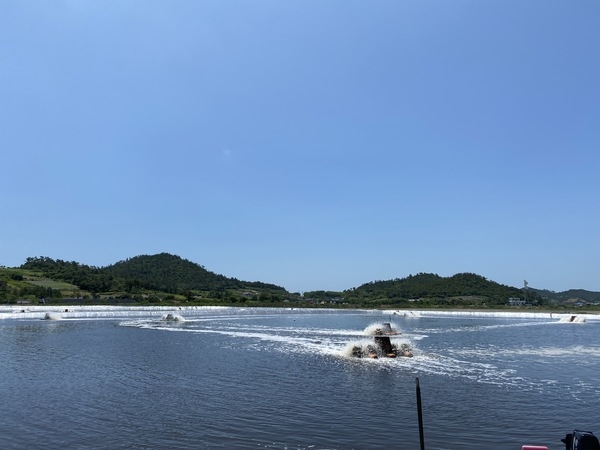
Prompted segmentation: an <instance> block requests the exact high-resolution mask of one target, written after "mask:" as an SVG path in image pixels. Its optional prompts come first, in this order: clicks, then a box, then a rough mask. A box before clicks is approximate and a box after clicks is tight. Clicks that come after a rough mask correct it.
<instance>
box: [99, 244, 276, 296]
mask: <svg viewBox="0 0 600 450" xmlns="http://www.w3.org/2000/svg"><path fill="white" fill-rule="evenodd" d="M103 271H104V272H105V273H107V274H110V275H113V276H115V277H119V278H124V279H130V280H137V281H138V282H140V283H141V284H142V285H143V286H144V287H146V288H148V289H154V290H160V291H165V292H182V291H187V290H207V291H222V290H224V289H247V288H251V287H252V288H263V289H271V290H281V291H285V289H284V288H282V287H280V286H276V285H274V284H267V283H262V282H249V281H240V280H238V279H236V278H228V277H226V276H224V275H218V274H215V273H214V272H210V271H208V270H206V269H205V268H204V267H203V266H200V265H198V264H196V263H193V262H191V261H188V260H187V259H183V258H180V257H179V256H176V255H171V254H169V253H160V254H158V255H141V256H136V257H134V258H130V259H127V260H125V261H119V262H118V263H116V264H113V265H111V266H108V267H105V268H104V269H103Z"/></svg>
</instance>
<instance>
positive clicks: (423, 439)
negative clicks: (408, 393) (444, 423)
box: [416, 377, 425, 450]
mask: <svg viewBox="0 0 600 450" xmlns="http://www.w3.org/2000/svg"><path fill="white" fill-rule="evenodd" d="M416 380H417V412H418V415H419V441H420V443H421V450H425V437H424V436H423V410H422V409H421V386H419V377H417V378H416Z"/></svg>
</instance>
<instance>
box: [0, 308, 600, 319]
mask: <svg viewBox="0 0 600 450" xmlns="http://www.w3.org/2000/svg"><path fill="white" fill-rule="evenodd" d="M268 309H272V310H278V311H294V312H295V313H301V312H302V311H311V312H318V311H322V312H325V311H327V312H335V311H348V310H347V309H343V310H340V309H336V308H296V307H272V308H271V307H243V306H112V305H73V306H57V305H53V306H50V305H27V306H26V307H23V306H15V305H0V320H1V319H44V318H48V317H47V316H46V314H52V315H53V317H54V318H56V319H60V320H62V319H112V318H115V319H116V318H122V317H133V316H137V317H155V316H160V317H162V315H164V314H166V313H173V312H176V313H177V314H185V313H186V312H190V313H199V312H201V311H210V310H213V311H214V310H223V311H225V310H229V311H235V310H240V311H242V310H268ZM356 311H369V312H373V313H379V314H382V315H388V316H390V317H391V316H398V317H406V318H415V319H418V318H420V317H434V318H435V317H474V318H475V317H477V318H483V317H495V318H524V319H526V318H530V319H549V320H557V321H560V320H561V319H563V318H573V317H577V318H580V319H584V320H578V322H579V323H581V322H585V321H600V314H595V313H588V312H585V311H581V312H553V311H544V312H529V311H515V310H511V311H502V310H494V311H483V310H476V309H470V310H464V309H460V310H452V309H447V310H441V309H439V310H438V309H356Z"/></svg>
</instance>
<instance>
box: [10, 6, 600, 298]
mask: <svg viewBox="0 0 600 450" xmlns="http://www.w3.org/2000/svg"><path fill="white" fill-rule="evenodd" d="M599 23H600V2H598V1H597V0H582V1H578V2H565V1H552V0H543V1H542V0H531V1H526V2H523V1H516V0H515V1H512V0H501V1H480V0H470V1H465V0H456V1H449V0H443V1H439V0H432V1H427V2H424V1H420V0H411V1H398V0H390V1H385V0H374V1H353V0H326V1H323V0H318V1H317V0H312V1H311V0H285V1H281V0H277V1H275V0H270V1H269V0H256V1H250V0H244V1H234V0H232V1H228V0H214V1H195V0H169V1H166V0H163V1H155V0H143V1H142V0H130V1H122V0H115V1H110V0H102V1H100V0H87V1H82V0H68V1H67V0H63V1H60V0H56V1H52V2H42V1H38V0H35V1H29V0H14V1H12V0H3V1H2V2H0V152H1V155H2V158H1V160H0V161H1V163H0V167H1V169H2V174H1V176H0V188H1V192H2V199H3V202H2V208H1V209H0V211H1V212H0V236H2V238H1V240H0V265H5V266H10V267H13V266H19V265H20V264H22V263H23V262H24V261H25V259H26V258H27V257H29V256H50V257H52V258H55V259H64V260H68V261H73V260H74V261H78V262H81V263H84V264H89V265H94V266H105V265H109V264H112V263H115V262H117V261H119V260H122V259H125V258H128V257H133V256H136V255H140V254H154V253H160V252H169V253H173V254H177V255H179V256H181V257H183V258H186V259H189V260H191V261H193V262H196V263H198V264H201V265H204V266H205V267H206V268H207V269H209V270H211V271H213V272H216V273H220V274H223V275H226V276H231V277H236V278H239V279H242V280H248V281H256V280H259V281H264V282H269V283H275V284H278V285H281V286H283V287H285V288H286V289H288V290H289V291H294V292H295V291H308V290H316V289H325V290H343V289H348V288H352V287H356V286H359V285H361V284H363V283H366V282H369V281H374V280H388V279H393V278H403V277H405V276H407V275H409V274H416V273H419V272H431V273H437V274H439V275H441V276H450V275H453V274H455V273H460V272H474V273H477V274H480V275H483V276H485V277H486V278H488V279H491V280H493V281H497V282H499V283H502V284H508V285H511V286H522V284H523V280H527V281H528V282H529V285H530V286H532V287H537V288H545V289H551V290H556V291H562V290H566V289H571V288H581V289H588V290H595V291H600V239H599V237H600V208H599V206H600V176H599V173H600V58H599V53H598V51H599V50H598V49H599V45H600V27H599V26H598V24H599Z"/></svg>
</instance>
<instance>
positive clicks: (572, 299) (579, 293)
mask: <svg viewBox="0 0 600 450" xmlns="http://www.w3.org/2000/svg"><path fill="white" fill-rule="evenodd" d="M534 291H535V292H536V293H537V294H538V295H539V296H540V297H541V298H542V299H544V300H549V301H553V302H558V303H577V302H579V301H584V302H588V303H600V292H594V291H586V290H585V289H569V290H568V291H563V292H554V291H549V290H547V289H534Z"/></svg>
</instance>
